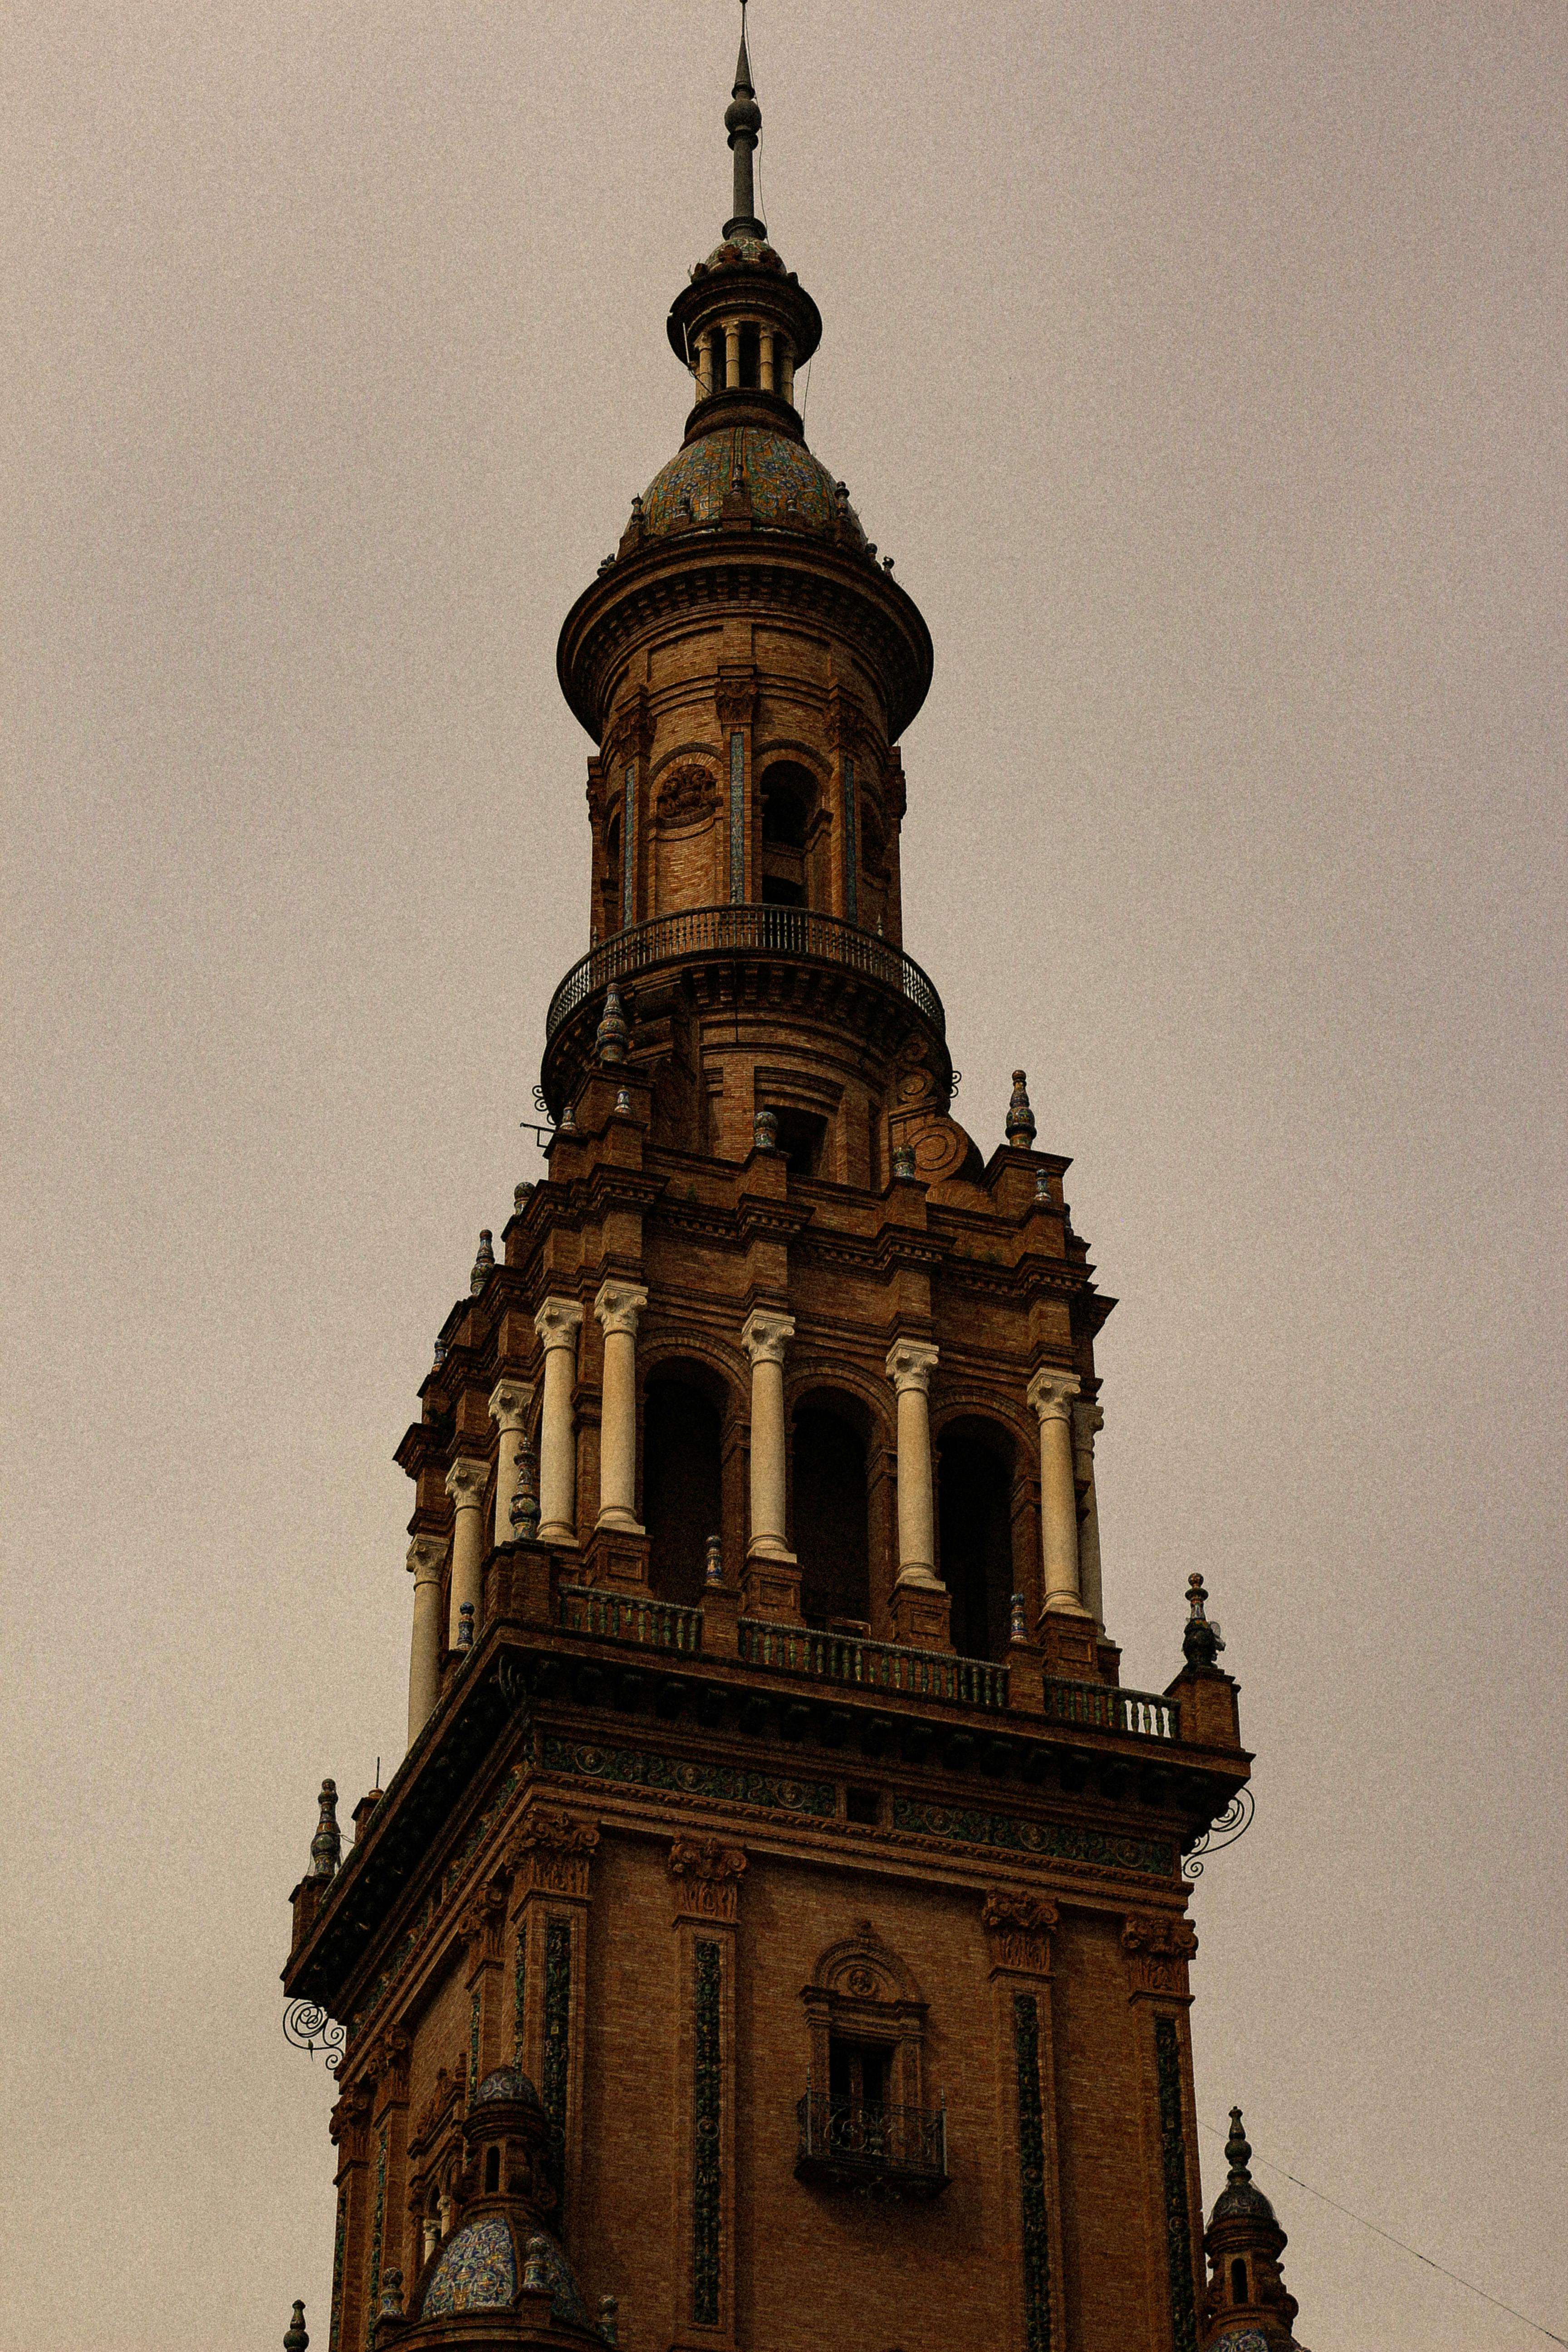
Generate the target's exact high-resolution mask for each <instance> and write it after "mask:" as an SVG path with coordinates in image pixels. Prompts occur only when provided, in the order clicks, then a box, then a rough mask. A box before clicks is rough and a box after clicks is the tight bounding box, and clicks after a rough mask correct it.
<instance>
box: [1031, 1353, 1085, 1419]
mask: <svg viewBox="0 0 1568 2352" xmlns="http://www.w3.org/2000/svg"><path fill="white" fill-rule="evenodd" d="M1077 1394H1078V1374H1077V1373H1076V1372H1058V1371H1057V1370H1055V1369H1054V1367H1052V1366H1051V1365H1049V1364H1043V1365H1042V1366H1041V1367H1040V1370H1038V1371H1037V1373H1036V1374H1035V1377H1034V1379H1033V1380H1032V1381H1030V1382H1029V1385H1028V1387H1027V1389H1026V1391H1025V1398H1026V1402H1028V1403H1029V1404H1032V1405H1033V1406H1034V1408H1035V1411H1036V1412H1037V1414H1038V1415H1039V1418H1040V1421H1041V1423H1042V1424H1043V1423H1046V1422H1047V1421H1062V1422H1067V1421H1070V1420H1071V1418H1072V1401H1073V1399H1074V1397H1076V1396H1077Z"/></svg>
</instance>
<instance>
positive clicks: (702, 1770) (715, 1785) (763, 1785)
mask: <svg viewBox="0 0 1568 2352" xmlns="http://www.w3.org/2000/svg"><path fill="white" fill-rule="evenodd" d="M544 1769H545V1770H546V1771H547V1772H568V1773H572V1774H574V1775H575V1776H576V1777H578V1778H579V1779H583V1780H619V1781H622V1782H625V1783H627V1784H629V1785H630V1786H631V1787H634V1788H639V1789H668V1790H672V1791H673V1792H674V1793H675V1794H677V1795H680V1796H688V1797H718V1798H721V1799H723V1800H724V1801H726V1802H728V1803H730V1804H736V1805H765V1806H768V1807H770V1808H771V1809H772V1810H773V1811H777V1812H785V1813H809V1814H810V1815H811V1816H812V1817H813V1819H814V1820H819V1821H831V1820H832V1819H833V1816H834V1813H835V1812H836V1811H837V1793H836V1791H835V1789H834V1785H833V1783H832V1781H831V1780H784V1779H783V1778H782V1777H781V1776H780V1775H779V1774H776V1773H773V1772H742V1771H736V1770H734V1769H732V1768H731V1766H729V1765H727V1764H693V1763H689V1762H688V1761H687V1760H685V1759H677V1758H675V1757H673V1756H650V1755H647V1754H645V1753H644V1752H643V1751H642V1750H641V1749H639V1748H590V1747H585V1746H578V1745H576V1744H575V1743H574V1742H572V1741H569V1740H565V1739H556V1738H552V1736H551V1735H550V1734H549V1733H548V1732H547V1733H546V1734H545V1738H544Z"/></svg>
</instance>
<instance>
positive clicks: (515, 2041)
mask: <svg viewBox="0 0 1568 2352" xmlns="http://www.w3.org/2000/svg"><path fill="white" fill-rule="evenodd" d="M527 2014H528V1922H527V1920H526V1919H520V1920H519V1921H518V1923H517V1959H516V1962H515V1964H514V1967H513V1970H512V1980H511V2058H512V2064H513V2065H514V2066H521V2063H522V2037H523V2024H524V2021H525V2019H526V2017H527Z"/></svg>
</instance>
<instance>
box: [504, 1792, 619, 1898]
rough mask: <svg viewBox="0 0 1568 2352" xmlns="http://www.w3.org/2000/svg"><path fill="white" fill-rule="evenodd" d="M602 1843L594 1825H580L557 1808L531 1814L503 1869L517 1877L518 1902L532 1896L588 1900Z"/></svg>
mask: <svg viewBox="0 0 1568 2352" xmlns="http://www.w3.org/2000/svg"><path fill="white" fill-rule="evenodd" d="M598 1843H599V1832H598V1830H597V1829H596V1828H595V1825H594V1823H593V1822H580V1821H578V1820H577V1819H576V1818H575V1817H574V1815H573V1814H571V1813H568V1812H566V1811H563V1809H562V1808H560V1807H558V1806H554V1805H540V1806H537V1807H536V1808H535V1809H534V1811H532V1812H531V1813H530V1814H529V1816H528V1818H527V1820H526V1821H525V1822H523V1823H522V1826H521V1829H520V1830H519V1831H518V1832H517V1834H516V1836H515V1837H514V1838H512V1839H511V1840H510V1843H508V1845H507V1847H506V1849H505V1851H504V1853H502V1855H501V1867H502V1869H503V1870H509V1871H511V1872H513V1873H514V1874H515V1882H514V1885H513V1888H512V1894H513V1898H514V1901H521V1899H522V1898H523V1897H525V1896H527V1895H565V1896H567V1897H569V1898H571V1899H574V1900H575V1901H577V1902H580V1903H582V1902H586V1901H587V1898H588V1873H589V1869H590V1867H591V1865H592V1864H593V1859H594V1855H595V1851H596V1849H597V1847H598Z"/></svg>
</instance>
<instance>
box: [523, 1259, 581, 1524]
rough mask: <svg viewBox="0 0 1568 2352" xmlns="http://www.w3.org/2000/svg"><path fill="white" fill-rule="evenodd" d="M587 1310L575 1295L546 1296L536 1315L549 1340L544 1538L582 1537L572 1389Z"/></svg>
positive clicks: (543, 1435) (542, 1458)
mask: <svg viewBox="0 0 1568 2352" xmlns="http://www.w3.org/2000/svg"><path fill="white" fill-rule="evenodd" d="M582 1321H583V1309H582V1307H580V1306H579V1305H578V1303H577V1301H576V1299H574V1298H547V1299H546V1300H545V1302H544V1304H543V1306H542V1307H541V1308H540V1310H539V1312H538V1314H537V1315H536V1316H535V1317H534V1318H533V1328H534V1329H535V1330H536V1331H537V1332H538V1334H539V1336H540V1339H542V1342H543V1345H544V1410H543V1414H542V1419H541V1422H540V1430H539V1540H540V1542H541V1543H546V1544H574V1543H575V1542H576V1540H577V1431H576V1426H575V1422H574V1413H573V1404H572V1391H573V1390H574V1388H575V1387H576V1384H577V1333H578V1330H579V1328H581V1326H582Z"/></svg>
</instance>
